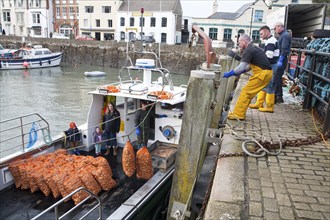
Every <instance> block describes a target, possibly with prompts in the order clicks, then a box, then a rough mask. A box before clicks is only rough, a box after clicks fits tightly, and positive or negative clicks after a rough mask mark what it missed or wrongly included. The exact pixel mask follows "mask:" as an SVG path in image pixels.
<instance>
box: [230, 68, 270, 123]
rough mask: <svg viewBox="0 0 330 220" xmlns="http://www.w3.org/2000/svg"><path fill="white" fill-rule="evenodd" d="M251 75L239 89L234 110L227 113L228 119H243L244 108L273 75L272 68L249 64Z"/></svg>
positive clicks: (245, 108)
mask: <svg viewBox="0 0 330 220" xmlns="http://www.w3.org/2000/svg"><path fill="white" fill-rule="evenodd" d="M250 66H251V68H252V73H253V75H252V76H251V77H250V79H249V81H248V82H247V84H246V85H245V86H244V88H243V89H242V91H241V94H240V95H239V97H238V100H237V102H236V105H235V108H234V111H233V112H231V113H229V114H228V119H241V120H243V119H245V114H246V110H247V108H248V107H249V104H250V102H251V100H252V99H253V98H254V97H255V96H256V95H257V94H258V92H260V91H261V90H262V89H263V88H265V87H266V86H267V85H268V83H269V82H270V80H271V79H272V76H273V71H272V70H263V69H261V68H260V67H258V66H255V65H252V64H250Z"/></svg>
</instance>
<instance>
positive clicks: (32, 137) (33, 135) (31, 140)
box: [26, 122, 38, 148]
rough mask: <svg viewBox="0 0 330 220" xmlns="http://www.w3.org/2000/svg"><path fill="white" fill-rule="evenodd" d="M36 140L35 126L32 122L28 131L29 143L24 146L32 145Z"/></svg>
mask: <svg viewBox="0 0 330 220" xmlns="http://www.w3.org/2000/svg"><path fill="white" fill-rule="evenodd" d="M37 140H38V133H37V126H36V124H35V123H34V122H32V127H31V129H30V132H29V144H28V146H26V148H30V147H32V146H33V145H34V144H35V143H36V142H37Z"/></svg>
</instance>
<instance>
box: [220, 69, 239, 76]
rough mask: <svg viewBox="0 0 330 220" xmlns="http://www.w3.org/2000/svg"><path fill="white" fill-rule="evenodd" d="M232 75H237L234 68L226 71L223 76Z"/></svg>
mask: <svg viewBox="0 0 330 220" xmlns="http://www.w3.org/2000/svg"><path fill="white" fill-rule="evenodd" d="M231 76H237V75H236V73H235V71H234V70H230V71H229V72H225V73H224V74H223V78H229V77H231Z"/></svg>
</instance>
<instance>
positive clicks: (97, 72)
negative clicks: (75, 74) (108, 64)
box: [84, 71, 106, 77]
mask: <svg viewBox="0 0 330 220" xmlns="http://www.w3.org/2000/svg"><path fill="white" fill-rule="evenodd" d="M84 75H85V76H91V77H94V76H105V75H106V73H105V72H102V71H91V72H84Z"/></svg>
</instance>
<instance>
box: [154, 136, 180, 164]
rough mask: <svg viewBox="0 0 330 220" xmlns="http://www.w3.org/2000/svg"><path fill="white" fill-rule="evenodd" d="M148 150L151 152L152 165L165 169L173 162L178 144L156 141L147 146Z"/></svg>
mask: <svg viewBox="0 0 330 220" xmlns="http://www.w3.org/2000/svg"><path fill="white" fill-rule="evenodd" d="M149 150H150V152H151V159H152V166H153V167H154V168H158V169H165V170H166V169H167V168H168V167H169V166H171V165H172V164H173V163H174V161H175V156H176V152H177V151H178V146H177V145H176V144H169V143H164V142H160V141H156V142H155V143H153V144H152V145H151V146H150V147H149Z"/></svg>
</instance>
